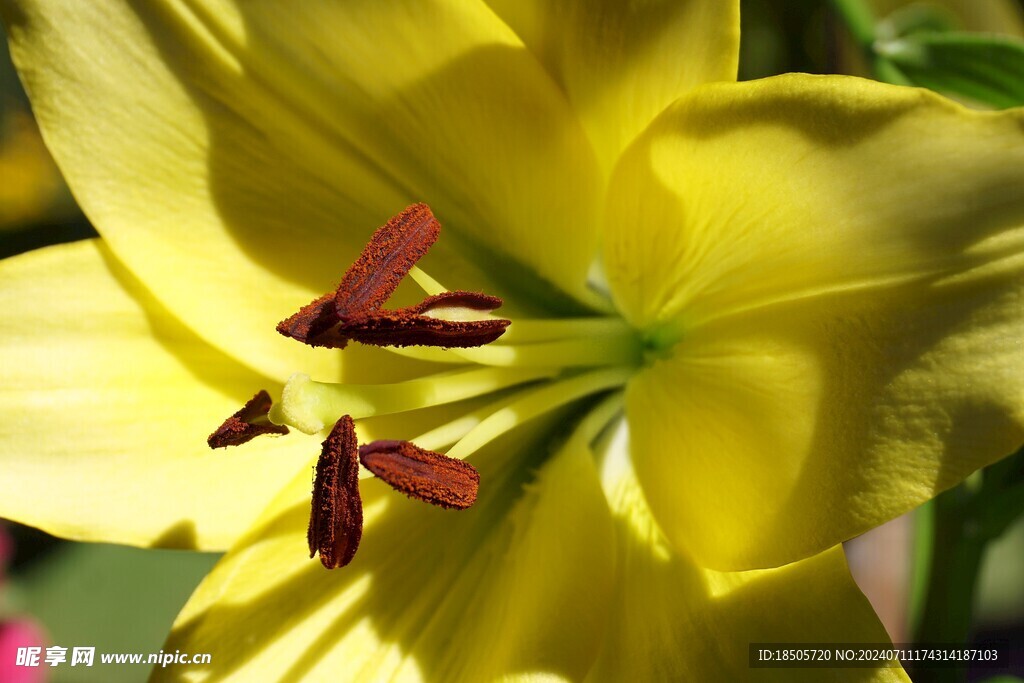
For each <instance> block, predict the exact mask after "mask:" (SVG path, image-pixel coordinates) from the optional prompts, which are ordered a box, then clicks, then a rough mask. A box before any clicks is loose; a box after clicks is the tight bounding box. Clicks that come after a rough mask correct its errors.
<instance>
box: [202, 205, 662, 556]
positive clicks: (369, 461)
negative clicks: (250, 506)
mask: <svg viewBox="0 0 1024 683" xmlns="http://www.w3.org/2000/svg"><path fill="white" fill-rule="evenodd" d="M439 232H440V225H439V224H438V222H437V220H436V219H435V218H434V216H433V215H432V214H431V212H430V209H429V208H428V207H427V206H426V205H423V204H417V205H414V206H411V207H409V208H408V209H406V210H405V211H404V212H402V213H401V214H399V215H398V216H395V217H394V218H392V219H391V220H390V221H388V222H387V224H385V225H384V226H383V227H381V228H380V229H378V230H377V232H376V233H374V235H373V237H372V238H371V240H370V243H369V244H368V245H367V247H366V248H365V249H364V250H363V252H362V254H361V255H360V257H359V258H358V259H357V261H356V262H355V264H353V265H352V267H351V268H349V270H348V271H347V272H346V273H345V276H344V279H343V280H342V283H341V284H340V285H339V286H338V288H337V289H336V290H335V291H334V292H329V293H327V294H325V295H323V296H321V297H319V298H318V299H315V300H314V301H312V302H311V303H309V304H307V305H306V306H303V307H302V308H301V309H300V310H299V311H298V312H297V313H295V314H294V315H292V316H291V317H289V318H287V319H286V320H284V321H282V322H281V323H280V324H279V325H278V327H277V329H278V332H280V333H281V334H283V335H285V336H288V337H292V338H294V339H296V340H298V341H300V342H302V343H305V344H308V345H310V346H319V347H327V348H337V349H341V348H345V346H346V345H347V344H348V343H349V342H351V341H356V342H359V343H363V344H371V345H375V346H381V347H385V348H386V349H388V350H389V351H391V352H393V353H396V354H400V355H404V356H408V357H412V358H415V359H419V360H423V361H431V362H434V363H441V364H445V365H448V366H449V367H450V369H449V370H444V371H441V372H438V373H436V374H432V375H427V376H424V377H418V378H416V379H411V380H407V381H404V382H398V383H392V384H336V383H329V382H318V381H314V380H312V379H311V378H310V377H309V376H307V375H304V374H301V373H296V374H295V375H293V376H292V377H291V378H290V379H289V380H288V382H287V384H286V385H285V387H284V390H283V392H282V395H281V400H280V402H278V403H276V404H273V406H272V407H271V405H270V402H269V396H267V395H266V393H265V392H262V394H258V395H257V397H255V398H254V401H256V399H261V400H260V401H258V405H256V406H253V405H251V404H252V403H253V402H250V404H247V406H246V408H243V410H242V411H239V412H238V413H236V414H235V415H233V416H232V417H231V418H229V420H228V421H227V422H225V424H224V426H222V427H221V429H219V430H218V431H217V432H215V433H214V435H212V436H211V437H210V445H211V447H218V446H224V445H237V444H239V443H242V442H244V441H246V440H248V439H251V438H254V437H255V436H257V435H259V434H262V433H267V432H269V431H276V432H277V433H287V427H293V428H295V429H297V430H299V431H301V432H304V433H306V434H317V433H319V432H321V431H323V430H325V429H327V428H329V427H331V426H332V425H333V428H332V429H331V434H330V436H329V437H328V439H327V440H326V441H325V442H324V444H323V450H322V453H321V457H320V461H319V463H318V464H317V473H316V479H315V481H314V491H313V504H312V514H311V518H310V527H309V544H310V553H311V555H310V556H311V557H312V555H313V554H314V553H316V552H319V553H320V557H321V561H322V562H323V564H324V566H327V567H329V568H333V567H337V566H343V565H344V564H347V563H348V561H349V560H351V559H352V556H353V555H354V553H355V549H356V547H357V545H358V542H359V538H360V536H361V529H362V514H361V507H360V502H359V492H358V474H357V473H358V464H359V461H361V462H362V464H363V466H364V467H366V468H367V469H368V470H370V471H371V472H372V473H373V474H374V475H375V476H377V477H379V478H382V479H384V480H385V481H386V482H387V483H388V484H390V485H391V486H392V487H393V488H395V489H396V490H398V491H401V492H403V493H406V494H407V495H409V496H411V497H414V498H418V499H420V500H423V501H425V502H429V503H433V504H435V505H440V506H442V507H449V508H456V509H462V508H466V507H469V506H470V505H472V503H473V501H475V499H476V492H477V485H478V482H479V477H478V475H477V473H476V470H475V469H473V468H472V466H470V465H469V464H468V463H464V462H462V460H463V459H464V458H466V457H467V456H469V455H471V454H472V453H474V452H475V451H477V450H479V449H480V448H481V447H482V446H484V445H486V444H488V443H490V442H491V441H493V440H494V439H496V438H498V437H499V436H501V435H503V434H505V433H507V432H509V431H511V430H512V429H514V428H516V427H517V426H519V425H520V424H523V423H524V422H526V421H528V420H532V419H534V418H537V417H539V416H541V415H544V414H546V413H549V412H550V411H554V410H557V409H559V408H561V407H563V406H566V405H568V404H570V403H573V402H575V401H579V400H581V399H584V398H586V397H588V396H593V395H597V394H604V393H609V392H613V391H615V390H618V389H620V388H621V387H622V386H623V385H624V384H625V383H626V381H627V380H628V379H629V377H630V375H631V374H632V373H633V371H634V370H635V368H636V367H638V366H639V365H640V364H642V363H643V362H644V360H645V353H646V352H645V346H647V347H649V346H650V343H649V341H646V342H645V340H642V339H641V338H640V336H639V335H638V334H637V333H636V332H635V331H634V330H633V329H632V328H631V327H629V326H628V325H627V324H626V323H625V322H624V321H623V320H621V319H620V318H618V317H592V318H572V319H525V320H524V319H518V320H508V319H504V318H499V317H497V316H495V315H493V313H492V312H493V311H494V310H496V309H498V308H500V306H501V305H502V301H501V299H499V298H497V297H494V296H490V295H487V294H481V293H476V292H463V291H448V290H447V289H445V288H444V287H442V286H441V285H440V284H439V283H438V282H437V281H436V280H434V279H433V278H431V277H430V276H428V275H427V274H426V273H424V272H423V271H421V270H419V269H418V268H416V267H415V264H416V262H417V261H418V260H419V259H420V258H421V257H422V256H423V255H424V254H425V253H426V251H427V250H428V249H429V248H430V246H431V245H432V244H433V242H434V241H435V240H436V239H437V237H438V235H439ZM407 275H408V276H410V277H411V278H412V279H413V280H414V281H415V282H416V283H417V284H418V285H419V286H420V288H421V289H423V290H424V292H425V293H426V295H427V297H426V298H425V299H424V300H423V301H422V302H420V303H419V304H416V305H415V306H409V307H406V308H400V309H394V310H387V309H384V308H383V305H384V304H385V303H386V301H387V300H388V298H390V296H391V294H392V293H393V292H394V291H395V289H396V288H397V287H398V285H399V283H400V282H401V281H402V280H403V279H404V278H405V277H406V276H407ZM488 397H490V398H489V399H488ZM471 398H483V399H484V400H483V401H482V402H478V403H482V407H479V408H477V409H475V410H472V411H470V412H467V413H466V414H464V415H462V416H460V417H458V418H456V419H454V420H452V421H450V422H448V423H446V424H442V425H440V426H438V427H436V428H434V429H432V430H430V431H428V432H426V433H424V434H421V435H420V436H418V437H416V438H415V439H413V441H412V442H404V441H376V442H373V443H371V444H367V445H364V446H361V447H360V446H357V444H356V440H355V432H354V426H353V423H352V420H358V419H362V418H368V417H374V416H379V415H387V414H394V413H402V412H406V411H413V410H419V409H422V408H428V407H432V406H437V405H442V404H448V403H454V402H457V401H463V400H466V399H471ZM229 423H230V424H229ZM246 425H251V426H250V427H246ZM222 431H223V432H225V433H226V434H227V435H228V436H230V438H227V437H223V438H222V437H218V434H220V433H221V432H222ZM357 449H358V452H357ZM441 450H446V452H445V454H443V455H442V454H441V453H439V452H437V451H441ZM484 485H486V482H484ZM357 510H358V514H357Z"/></svg>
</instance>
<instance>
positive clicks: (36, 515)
mask: <svg viewBox="0 0 1024 683" xmlns="http://www.w3.org/2000/svg"><path fill="white" fill-rule="evenodd" d="M0 308H2V309H3V311H4V321H5V322H4V331H3V334H2V335H0V356H2V357H3V359H4V362H3V364H2V365H0V368H2V369H0V378H2V379H0V386H2V387H3V389H2V391H0V413H2V414H3V420H2V421H0V461H2V470H3V477H0V516H3V517H6V518H9V519H14V520H17V521H19V522H23V523H25V524H30V525H32V526H37V527H39V528H42V529H44V530H46V531H48V532H50V533H53V534H56V535H58V536H63V537H66V538H72V539H77V540H87V541H108V542H116V543H128V544H132V545H142V546H161V547H185V548H199V549H204V550H222V549H224V548H226V547H228V546H230V545H231V544H232V543H233V542H234V541H235V540H237V538H238V537H239V536H240V535H241V533H242V532H243V531H244V530H245V529H247V528H248V527H249V526H250V525H251V524H252V522H253V520H255V519H256V517H257V516H258V515H259V514H260V512H261V511H262V510H263V509H264V508H265V507H266V504H267V501H268V500H270V499H271V498H272V497H273V496H274V495H275V493H276V492H277V491H278V490H280V488H281V487H282V486H283V485H284V484H285V483H286V482H287V481H288V480H290V479H291V477H292V476H294V473H295V472H296V471H298V470H304V469H305V468H306V466H307V464H308V462H309V461H310V459H311V458H312V457H314V456H315V455H316V450H317V445H316V444H315V442H312V440H310V439H307V438H305V437H303V436H301V435H297V436H292V437H284V438H281V439H275V438H271V437H263V438H261V439H257V440H256V441H253V442H252V443H250V444H247V445H246V446H244V447H241V448H237V449H230V450H227V451H217V452H213V451H211V450H210V449H209V448H208V447H207V445H206V437H207V436H208V435H209V434H210V432H212V431H213V430H214V429H215V428H216V427H217V425H219V424H220V422H221V421H222V420H223V419H224V418H226V417H227V416H228V415H230V414H231V413H233V412H234V411H236V410H237V409H238V408H239V407H241V405H242V403H244V402H245V401H246V400H247V399H248V398H250V397H251V396H252V395H253V394H254V393H255V392H256V390H257V389H259V388H261V387H266V388H268V389H273V388H274V387H273V386H272V385H270V384H269V383H268V380H267V379H266V378H263V377H260V376H259V375H256V374H255V373H252V372H250V371H249V370H246V369H245V368H243V367H242V366H240V365H239V364H238V363H236V362H234V361H232V360H231V359H229V358H227V357H225V356H224V355H223V354H221V353H219V352H218V351H216V350H215V349H213V348H211V347H209V346H208V345H206V344H205V343H203V342H202V341H200V340H199V339H198V338H197V337H196V336H195V335H194V334H192V333H191V332H189V331H188V330H186V329H185V328H184V327H183V326H182V325H181V324H180V323H179V322H178V321H177V320H175V319H174V318H173V317H171V316H170V315H169V314H168V313H167V312H166V310H164V309H162V308H161V307H160V305H159V304H157V303H156V302H155V301H154V300H153V299H152V297H150V296H149V294H147V293H146V292H145V291H144V290H143V289H142V287H141V286H140V285H139V283H138V282H136V281H135V280H133V279H132V278H131V276H130V275H129V274H128V273H127V272H126V271H125V270H124V268H123V267H122V266H121V265H120V264H119V263H117V261H116V260H115V259H114V258H113V257H112V256H111V254H110V252H109V251H108V250H107V249H106V248H105V247H104V246H103V245H102V243H101V242H99V241H98V240H95V241H85V242H78V243H75V244H69V245H65V246H59V247H51V248H48V249H44V250H41V251H36V252H32V253H29V254H25V255H22V256H18V257H15V258H12V259H8V260H6V261H3V262H2V264H0ZM279 390H280V389H279V388H278V389H277V391H279Z"/></svg>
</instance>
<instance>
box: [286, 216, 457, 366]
mask: <svg viewBox="0 0 1024 683" xmlns="http://www.w3.org/2000/svg"><path fill="white" fill-rule="evenodd" d="M440 231H441V225H440V224H439V223H438V222H437V219H436V218H434V214H432V213H431V212H430V208H429V207H428V206H427V205H426V204H414V205H412V206H410V207H409V208H407V209H406V210H405V211H403V212H402V213H400V214H398V215H397V216H395V217H393V218H392V219H391V220H389V221H388V222H387V223H385V224H384V225H383V226H381V227H380V228H378V229H377V231H376V232H374V233H373V236H372V237H371V238H370V242H369V244H367V245H366V247H365V248H364V249H363V252H362V253H361V254H360V255H359V258H358V259H356V262H355V263H353V264H352V266H351V267H349V269H348V270H347V271H346V272H345V277H344V278H343V279H342V281H341V284H340V285H338V288H337V289H336V290H335V291H334V292H328V293H327V294H324V295H323V296H321V297H319V298H317V299H315V300H313V301H312V302H310V303H308V304H306V305H305V306H303V307H302V308H301V309H299V312H298V313H296V314H294V315H292V316H291V317H289V318H287V319H285V320H282V321H281V322H280V323H278V325H277V331H278V332H280V333H281V334H283V335H285V336H286V337H292V338H293V339H297V340H298V341H300V342H302V343H304V344H309V345H310V346H326V347H328V348H345V345H346V344H348V338H347V337H345V336H344V335H338V334H336V333H333V332H334V330H333V328H334V326H335V325H337V324H338V322H340V321H341V320H343V319H345V318H348V317H353V316H354V317H360V316H364V315H367V314H370V313H373V312H374V311H377V310H378V309H379V308H380V307H381V306H382V305H384V302H385V301H387V300H388V299H389V298H390V297H391V295H392V294H393V293H394V291H395V289H396V288H397V287H398V285H399V283H401V281H402V278H404V277H405V276H406V275H407V274H408V273H409V269H410V268H412V267H413V266H414V265H415V264H416V262H417V261H419V260H420V259H421V258H422V257H423V255H424V254H426V253H427V250H428V249H430V247H431V245H433V244H434V242H435V241H437V236H438V235H439V234H440Z"/></svg>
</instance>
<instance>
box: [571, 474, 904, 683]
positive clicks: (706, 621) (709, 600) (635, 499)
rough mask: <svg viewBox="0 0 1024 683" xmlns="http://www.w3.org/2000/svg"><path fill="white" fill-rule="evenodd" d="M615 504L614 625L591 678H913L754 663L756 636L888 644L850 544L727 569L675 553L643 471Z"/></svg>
mask: <svg viewBox="0 0 1024 683" xmlns="http://www.w3.org/2000/svg"><path fill="white" fill-rule="evenodd" d="M612 507H613V509H614V510H615V516H616V520H615V521H616V531H617V532H618V539H619V544H618V545H619V552H620V556H619V578H618V582H617V587H618V591H617V594H616V595H615V597H614V600H615V602H614V606H613V608H612V620H611V628H610V630H609V633H608V637H607V639H606V640H605V645H604V647H603V648H602V650H601V655H600V657H599V658H598V661H597V663H596V664H595V666H594V669H593V670H592V671H591V673H590V676H589V677H588V679H587V680H588V681H589V682H592V683H598V682H599V681H626V680H629V681H779V682H780V683H782V682H785V683H789V682H790V681H793V682H798V681H808V682H812V681H813V682H818V681H823V680H828V681H837V682H839V681H848V682H850V683H853V682H857V683H869V682H870V683H883V682H884V683H896V682H897V681H901V682H904V683H909V679H908V678H907V676H906V674H905V673H904V672H903V670H902V669H900V668H898V667H896V668H879V669H863V668H861V669H857V668H845V669H844V668H827V669H820V668H803V669H798V668H751V667H749V666H748V662H749V656H748V647H749V644H750V643H780V644H784V645H779V646H778V647H782V648H785V647H792V648H799V647H800V646H801V644H803V643H888V642H889V638H888V636H887V635H886V633H885V630H884V629H883V628H882V625H881V624H880V623H879V621H878V618H877V617H876V616H875V614H874V612H872V610H871V606H870V605H869V604H868V601H867V600H866V599H865V598H864V596H863V595H862V594H861V592H860V591H859V590H858V589H857V587H856V585H855V584H854V583H853V580H852V579H851V578H850V573H849V570H848V569H847V567H846V560H845V558H844V556H843V551H842V549H841V548H834V549H832V550H829V551H827V552H825V553H822V554H821V555H817V556H815V557H813V558H811V559H808V560H804V561H802V562H798V563H796V564H791V565H787V566H785V567H781V568H779V569H768V570H758V571H750V572H734V573H732V572H727V573H720V572H715V571H711V570H707V569H702V568H700V567H699V566H697V565H695V564H693V562H691V561H690V560H687V559H686V558H685V557H683V556H681V555H678V554H676V553H674V552H673V551H672V550H671V548H670V547H669V546H668V544H667V543H666V542H665V540H664V537H662V536H661V535H660V533H659V531H658V528H657V525H656V524H655V523H654V520H653V518H652V517H651V515H650V512H649V510H648V509H647V507H646V505H645V504H644V502H643V496H642V494H641V492H640V490H639V487H638V486H637V485H636V481H635V479H633V480H631V481H626V482H623V483H621V484H620V485H619V486H618V488H617V491H616V493H615V495H614V498H613V502H612Z"/></svg>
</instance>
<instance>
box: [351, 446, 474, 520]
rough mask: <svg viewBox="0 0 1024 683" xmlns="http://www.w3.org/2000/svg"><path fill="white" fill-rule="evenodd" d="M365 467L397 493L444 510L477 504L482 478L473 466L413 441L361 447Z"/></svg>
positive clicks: (361, 457)
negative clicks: (427, 448)
mask: <svg viewBox="0 0 1024 683" xmlns="http://www.w3.org/2000/svg"><path fill="white" fill-rule="evenodd" d="M359 459H360V460H361V461H362V463H363V467H365V468H366V469H368V470H370V471H371V472H373V473H374V475H376V476H377V477H378V478H380V479H383V480H384V481H385V482H387V483H388V484H389V485H390V486H391V487H392V488H394V489H395V490H396V491H401V492H402V493H404V494H406V495H407V496H409V497H410V498H416V499H418V500H422V501H424V502H427V503H431V504H433V505H437V506H439V507H443V508H457V509H459V510H464V509H466V508H468V507H470V506H472V505H473V503H475V502H476V497H477V491H478V490H479V488H480V474H479V473H478V472H477V471H476V468H474V467H473V466H472V465H470V464H469V463H468V462H464V461H462V460H457V459H455V458H449V457H448V456H446V455H442V454H441V453H435V452H434V451H428V450H426V449H424V448H420V447H419V446H417V445H416V444H414V443H411V442H409V441H374V442H372V443H368V444H365V445H363V446H360V447H359Z"/></svg>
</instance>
